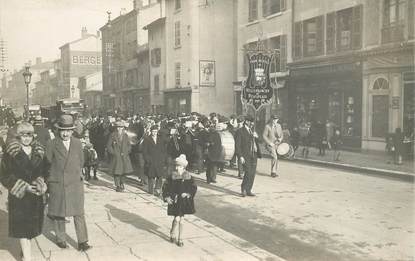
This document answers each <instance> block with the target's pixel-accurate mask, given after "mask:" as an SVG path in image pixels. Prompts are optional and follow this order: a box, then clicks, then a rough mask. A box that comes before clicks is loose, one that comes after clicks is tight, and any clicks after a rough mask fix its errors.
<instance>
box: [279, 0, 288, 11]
mask: <svg viewBox="0 0 415 261" xmlns="http://www.w3.org/2000/svg"><path fill="white" fill-rule="evenodd" d="M279 1H281V2H280V10H281V12H282V11H285V10H286V9H287V0H279Z"/></svg>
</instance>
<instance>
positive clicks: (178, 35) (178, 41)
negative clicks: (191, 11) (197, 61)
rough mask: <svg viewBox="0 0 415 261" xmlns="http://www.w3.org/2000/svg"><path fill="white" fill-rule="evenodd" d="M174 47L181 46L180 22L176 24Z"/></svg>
mask: <svg viewBox="0 0 415 261" xmlns="http://www.w3.org/2000/svg"><path fill="white" fill-rule="evenodd" d="M174 46H175V47H178V46H180V21H177V22H175V23H174Z"/></svg>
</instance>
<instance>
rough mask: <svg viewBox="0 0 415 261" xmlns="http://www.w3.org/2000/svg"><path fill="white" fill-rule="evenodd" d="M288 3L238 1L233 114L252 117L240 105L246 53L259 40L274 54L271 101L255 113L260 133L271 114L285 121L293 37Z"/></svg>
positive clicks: (280, 1)
mask: <svg viewBox="0 0 415 261" xmlns="http://www.w3.org/2000/svg"><path fill="white" fill-rule="evenodd" d="M291 19H292V1H291V0H263V1H258V0H249V1H238V15H237V21H238V32H237V39H238V41H237V46H236V48H235V49H236V50H237V79H236V81H235V82H234V91H235V96H234V97H235V101H234V104H235V112H236V113H237V114H247V113H249V114H251V115H253V111H252V108H246V107H244V106H243V105H242V102H241V90H242V84H241V83H242V81H244V80H245V79H246V78H247V76H248V64H247V57H246V55H247V51H248V50H252V49H255V48H256V46H257V44H258V40H259V41H261V44H263V46H264V47H265V49H267V50H270V51H274V61H273V62H272V64H271V70H270V77H271V84H272V86H273V89H274V99H273V102H272V104H271V105H270V106H264V107H262V108H261V109H260V111H259V112H258V113H257V129H259V132H261V131H262V129H263V127H264V125H265V122H266V121H267V120H268V119H269V117H270V115H271V114H278V115H279V116H280V117H281V118H282V119H288V118H289V117H291V114H290V113H289V111H288V84H286V83H287V77H288V68H287V63H289V62H291V61H292V58H291V39H292V38H291V35H292V33H291V32H292V28H291V27H292V26H291V25H292V23H291V21H292V20H291Z"/></svg>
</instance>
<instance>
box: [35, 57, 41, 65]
mask: <svg viewBox="0 0 415 261" xmlns="http://www.w3.org/2000/svg"><path fill="white" fill-rule="evenodd" d="M41 63H42V57H36V65H38V64H41Z"/></svg>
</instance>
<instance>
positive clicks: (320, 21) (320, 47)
mask: <svg viewBox="0 0 415 261" xmlns="http://www.w3.org/2000/svg"><path fill="white" fill-rule="evenodd" d="M316 27H317V52H316V53H317V54H323V52H324V16H319V17H317V18H316Z"/></svg>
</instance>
